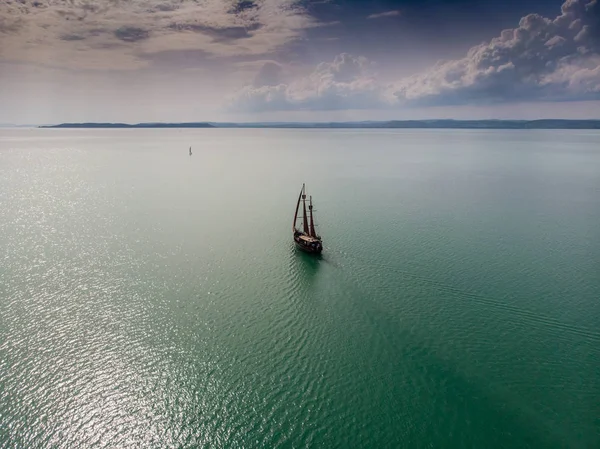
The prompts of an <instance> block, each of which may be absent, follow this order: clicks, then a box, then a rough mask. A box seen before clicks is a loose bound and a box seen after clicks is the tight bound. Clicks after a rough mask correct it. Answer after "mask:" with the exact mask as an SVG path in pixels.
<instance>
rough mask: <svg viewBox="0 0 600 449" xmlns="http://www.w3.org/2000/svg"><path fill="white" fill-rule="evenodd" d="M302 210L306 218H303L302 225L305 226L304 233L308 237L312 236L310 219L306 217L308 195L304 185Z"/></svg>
mask: <svg viewBox="0 0 600 449" xmlns="http://www.w3.org/2000/svg"><path fill="white" fill-rule="evenodd" d="M302 209H303V212H304V216H303V218H302V224H303V225H304V233H305V234H306V235H310V234H309V231H308V220H307V218H308V217H307V216H306V193H304V184H302Z"/></svg>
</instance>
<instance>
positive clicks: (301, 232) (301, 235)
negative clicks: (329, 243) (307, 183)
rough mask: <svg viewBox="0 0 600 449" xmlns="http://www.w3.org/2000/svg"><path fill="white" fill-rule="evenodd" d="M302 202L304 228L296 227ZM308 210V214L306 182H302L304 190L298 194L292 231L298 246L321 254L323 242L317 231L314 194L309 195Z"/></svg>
mask: <svg viewBox="0 0 600 449" xmlns="http://www.w3.org/2000/svg"><path fill="white" fill-rule="evenodd" d="M300 202H302V229H297V228H296V222H297V220H298V210H299V209H300ZM308 212H309V214H308V215H307V214H306V190H305V187H304V184H302V190H300V195H299V196H298V202H297V203H296V213H295V214H294V223H293V225H292V232H293V233H294V242H295V243H296V246H297V247H298V248H300V249H301V250H303V251H306V252H308V253H313V254H320V253H321V251H323V243H322V241H321V237H320V236H318V235H317V232H316V231H315V221H314V217H313V204H312V196H309V197H308Z"/></svg>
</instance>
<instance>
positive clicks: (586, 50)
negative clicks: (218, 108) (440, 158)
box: [231, 0, 600, 111]
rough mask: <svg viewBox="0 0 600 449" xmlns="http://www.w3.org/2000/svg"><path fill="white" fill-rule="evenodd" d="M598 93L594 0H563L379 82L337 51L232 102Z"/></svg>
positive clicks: (455, 101) (462, 100) (355, 104)
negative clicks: (558, 9)
mask: <svg viewBox="0 0 600 449" xmlns="http://www.w3.org/2000/svg"><path fill="white" fill-rule="evenodd" d="M597 99H600V4H599V0H567V1H566V2H565V3H564V4H563V6H562V13H561V14H560V15H559V16H558V17H556V18H555V19H553V20H552V19H548V18H545V17H542V16H540V15H537V14H530V15H528V16H526V17H523V18H522V19H521V20H520V22H519V26H518V27H517V28H515V29H510V30H504V31H502V33H501V35H500V36H499V37H497V38H495V39H492V40H491V41H490V42H488V43H484V44H481V45H477V46H475V47H472V48H471V49H470V50H469V51H468V53H467V55H466V56H465V57H464V58H462V59H458V60H452V61H441V62H438V63H437V64H436V65H435V66H434V67H432V68H431V69H429V70H426V71H424V72H422V73H418V74H416V75H414V76H411V77H408V78H405V79H402V80H399V81H397V82H395V83H392V86H388V85H383V84H382V83H380V82H378V81H377V79H376V78H375V77H374V75H373V74H371V73H370V72H369V70H368V63H367V61H366V60H365V59H364V58H362V57H352V56H350V55H347V54H342V55H339V56H337V57H336V59H335V60H334V62H333V63H323V64H320V65H319V66H318V67H317V68H316V69H315V70H314V72H313V73H312V74H310V75H309V76H305V77H301V78H299V79H296V80H295V81H292V82H289V83H280V84H278V85H268V86H267V85H265V86H256V85H254V86H246V87H244V88H243V89H242V90H241V91H240V92H238V93H237V94H236V95H235V96H234V98H233V100H232V103H231V105H232V106H233V107H234V108H237V109H238V110H244V111H248V110H253V111H264V110H278V109H313V110H327V109H341V108H348V109H363V108H376V107H379V108H385V107H390V106H396V107H400V106H403V105H411V106H443V105H459V104H489V103H501V102H511V101H518V102H521V101H539V100H548V101H562V100H579V101H581V100H597Z"/></svg>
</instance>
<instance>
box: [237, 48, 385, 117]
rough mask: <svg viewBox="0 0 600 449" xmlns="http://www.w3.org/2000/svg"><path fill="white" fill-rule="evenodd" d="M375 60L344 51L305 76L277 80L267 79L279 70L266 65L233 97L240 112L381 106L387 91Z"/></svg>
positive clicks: (274, 77) (383, 103)
mask: <svg viewBox="0 0 600 449" xmlns="http://www.w3.org/2000/svg"><path fill="white" fill-rule="evenodd" d="M371 69H372V63H370V62H369V61H368V60H367V59H366V58H364V57H354V56H352V55H349V54H347V53H342V54H340V55H338V56H336V57H335V59H334V60H333V61H332V62H323V63H321V64H319V65H318V66H317V67H316V68H315V70H314V71H313V72H312V73H310V74H309V75H308V76H306V77H301V78H298V79H296V80H294V81H292V82H290V83H283V82H281V83H278V82H277V78H276V76H272V77H270V80H269V82H268V83H267V82H265V79H264V78H265V77H264V75H265V73H266V72H276V73H277V74H279V71H278V70H277V69H274V68H273V67H272V66H267V65H266V64H265V65H264V66H263V67H262V69H261V71H260V72H259V73H258V75H257V77H256V78H255V80H254V82H253V84H252V85H248V86H246V87H244V88H243V89H242V90H241V91H239V92H238V93H236V94H235V95H234V96H233V97H232V98H231V99H230V108H231V109H233V110H238V111H267V110H290V109H311V110H335V109H368V108H380V107H384V106H386V105H387V104H388V102H389V99H391V97H389V96H388V97H387V99H386V91H385V89H382V87H381V85H380V83H379V82H378V81H377V79H376V78H375V75H374V73H372V70H371Z"/></svg>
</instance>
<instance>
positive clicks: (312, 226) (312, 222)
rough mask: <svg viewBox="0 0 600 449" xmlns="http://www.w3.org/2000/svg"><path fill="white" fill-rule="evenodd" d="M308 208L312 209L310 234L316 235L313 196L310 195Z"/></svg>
mask: <svg viewBox="0 0 600 449" xmlns="http://www.w3.org/2000/svg"><path fill="white" fill-rule="evenodd" d="M308 210H309V211H310V236H311V237H316V236H317V233H316V232H315V222H314V220H313V205H312V196H310V197H309V200H308Z"/></svg>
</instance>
